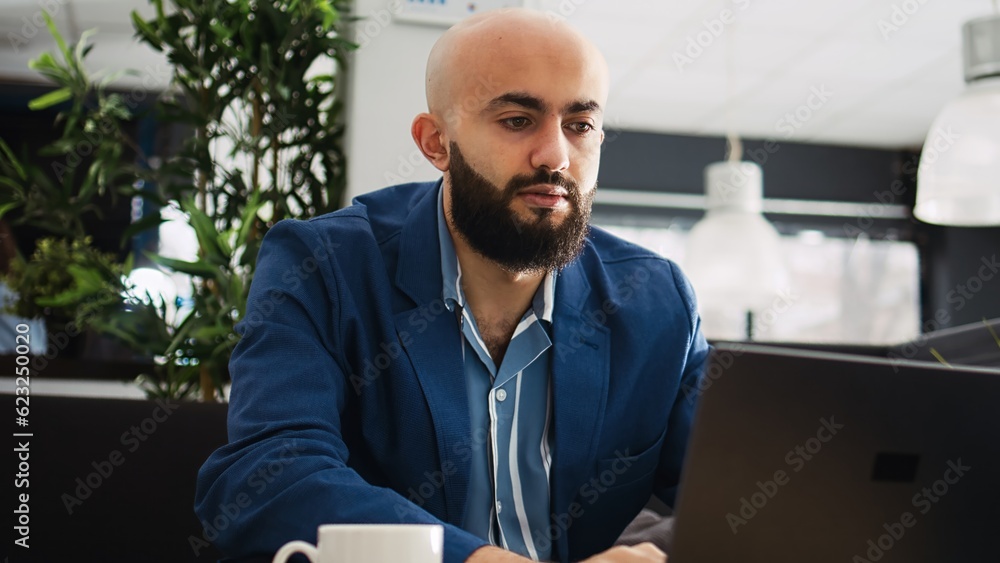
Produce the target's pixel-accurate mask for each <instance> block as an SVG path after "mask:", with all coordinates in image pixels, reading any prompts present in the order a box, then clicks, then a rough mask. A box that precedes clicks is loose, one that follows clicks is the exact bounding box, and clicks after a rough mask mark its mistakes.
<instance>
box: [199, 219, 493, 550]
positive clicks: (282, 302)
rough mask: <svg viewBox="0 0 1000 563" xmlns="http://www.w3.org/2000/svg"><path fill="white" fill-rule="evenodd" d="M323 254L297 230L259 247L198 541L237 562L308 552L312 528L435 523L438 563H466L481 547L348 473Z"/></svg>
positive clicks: (288, 227) (331, 281) (328, 266)
mask: <svg viewBox="0 0 1000 563" xmlns="http://www.w3.org/2000/svg"><path fill="white" fill-rule="evenodd" d="M347 220H353V219H347ZM329 246H331V245H330V243H328V242H325V241H324V240H323V239H322V237H320V236H319V235H318V234H317V231H316V229H315V228H314V227H313V226H312V225H311V224H310V223H309V222H304V221H282V222H279V223H277V224H276V225H274V226H273V227H272V228H271V230H270V231H269V232H268V233H267V235H266V236H265V238H264V241H263V243H262V245H261V249H260V252H259V254H258V258H257V268H256V273H255V276H254V280H253V283H252V286H251V289H250V294H249V297H248V302H247V313H246V316H245V317H244V319H242V320H241V321H240V323H239V324H238V325H237V332H239V333H240V335H241V339H240V341H239V343H238V344H237V346H236V348H235V349H234V351H233V355H232V358H231V361H230V374H231V377H232V390H231V394H230V404H229V418H228V431H229V443H228V444H227V445H225V446H223V447H222V448H220V449H219V450H217V451H216V452H215V453H213V454H212V455H211V456H210V457H209V459H208V460H207V461H206V462H205V464H204V465H203V466H202V468H201V470H200V471H199V473H198V480H197V490H196V495H195V512H196V513H197V515H198V517H199V519H200V520H201V522H202V526H203V527H204V535H205V538H206V539H208V540H209V541H212V542H213V543H215V544H216V546H217V547H218V548H219V549H220V550H221V551H222V552H223V553H225V554H226V555H227V556H229V557H232V558H236V559H241V558H248V557H254V556H256V557H259V556H261V555H271V554H273V553H274V552H275V551H276V550H277V549H278V548H279V547H280V546H281V545H283V544H284V543H286V542H288V541H291V540H295V539H303V540H307V541H310V542H315V541H316V533H317V528H318V526H319V525H321V524H328V523H432V524H441V525H443V526H444V530H445V556H444V561H445V562H446V563H459V562H462V561H465V559H466V558H468V556H469V555H470V554H471V553H472V552H473V551H475V550H476V549H478V548H479V547H481V546H483V545H485V544H486V542H485V541H483V540H482V539H480V538H478V537H476V536H474V535H472V534H470V533H468V532H466V531H464V530H462V529H460V528H458V527H456V526H453V525H450V524H446V523H444V522H442V521H441V520H439V519H437V518H435V517H434V516H432V515H431V514H429V513H428V512H426V511H425V510H423V509H422V508H420V507H418V506H416V505H415V504H413V503H412V502H410V501H409V500H407V499H406V498H404V497H403V496H401V495H400V494H398V493H396V492H395V491H393V490H391V489H388V488H384V487H376V486H373V485H371V484H369V483H367V482H366V481H365V480H364V479H362V478H361V476H360V475H359V474H358V473H357V472H355V471H354V470H353V469H351V468H350V467H348V466H347V459H348V456H349V454H350V452H348V450H347V447H346V446H345V444H344V441H343V439H342V434H341V413H342V412H343V411H344V408H345V404H346V402H347V397H348V394H349V393H352V392H353V391H352V388H351V387H350V384H349V381H348V380H347V378H346V377H345V370H344V365H345V363H344V359H343V358H344V356H343V354H342V341H341V339H340V338H339V337H338V334H337V332H338V329H337V326H338V322H337V319H338V316H339V315H340V314H341V312H342V307H341V305H342V303H341V302H340V301H341V298H340V297H339V295H338V291H337V287H336V281H335V280H336V279H337V275H335V268H336V267H337V266H336V258H335V255H334V249H333V248H329ZM333 246H335V245H333Z"/></svg>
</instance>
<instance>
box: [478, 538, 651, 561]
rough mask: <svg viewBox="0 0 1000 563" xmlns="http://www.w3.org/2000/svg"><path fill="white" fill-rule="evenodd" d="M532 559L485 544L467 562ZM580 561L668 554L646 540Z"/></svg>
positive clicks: (636, 558) (643, 559) (619, 559)
mask: <svg viewBox="0 0 1000 563" xmlns="http://www.w3.org/2000/svg"><path fill="white" fill-rule="evenodd" d="M525 561H531V559H526V558H524V557H521V556H520V555H517V554H516V553H512V552H510V551H507V550H505V549H500V548H499V547H493V546H485V547H481V548H479V549H477V550H476V551H473V552H472V555H470V556H469V558H468V559H466V560H465V563H524V562H525ZM580 563H667V554H665V553H663V552H662V551H660V548H658V547H656V546H655V545H653V544H651V543H649V542H646V543H640V544H639V545H632V546H627V545H619V546H616V547H612V548H611V549H609V550H607V551H605V552H603V553H598V554H597V555H595V556H593V557H591V558H589V559H586V560H584V561H581V562H580Z"/></svg>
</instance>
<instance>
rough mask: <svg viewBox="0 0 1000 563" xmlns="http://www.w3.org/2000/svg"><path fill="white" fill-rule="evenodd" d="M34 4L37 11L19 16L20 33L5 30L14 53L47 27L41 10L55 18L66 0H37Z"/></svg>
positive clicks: (18, 51) (18, 52)
mask: <svg viewBox="0 0 1000 563" xmlns="http://www.w3.org/2000/svg"><path fill="white" fill-rule="evenodd" d="M35 5H36V6H38V11H37V12H35V13H33V14H31V16H30V17H29V16H24V17H22V18H21V28H20V29H19V30H18V31H20V33H14V32H13V31H9V32H7V43H8V44H9V45H10V48H11V49H13V50H14V54H17V55H19V54H21V47H23V46H24V45H27V44H28V43H29V42H30V40H31V39H33V38H34V37H35V36H36V35H38V34H39V33H40V32H41V31H42V30H44V29H47V26H46V25H45V16H43V15H42V14H43V12H48V13H49V15H50V16H52V17H53V18H55V17H56V16H57V15H59V12H61V11H62V8H63V6H65V5H66V0H37V1H36V2H35ZM15 25H16V24H15Z"/></svg>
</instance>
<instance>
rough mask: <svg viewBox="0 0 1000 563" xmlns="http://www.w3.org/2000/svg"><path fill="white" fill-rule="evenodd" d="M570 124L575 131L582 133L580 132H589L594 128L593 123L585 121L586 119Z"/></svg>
mask: <svg viewBox="0 0 1000 563" xmlns="http://www.w3.org/2000/svg"><path fill="white" fill-rule="evenodd" d="M570 126H571V127H572V128H573V130H574V131H575V132H577V133H580V134H583V133H589V132H591V131H593V130H594V126H593V125H591V124H589V123H587V122H585V121H581V122H578V123H573V124H571V125H570Z"/></svg>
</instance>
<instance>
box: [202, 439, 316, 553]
mask: <svg viewBox="0 0 1000 563" xmlns="http://www.w3.org/2000/svg"><path fill="white" fill-rule="evenodd" d="M304 451H306V447H305V446H300V445H299V443H298V441H297V440H288V441H286V442H284V443H283V444H282V447H281V449H280V450H279V451H278V457H277V459H273V460H270V461H266V462H262V463H261V464H260V467H258V468H257V469H256V470H255V471H254V472H253V473H251V474H250V476H249V477H247V480H246V482H245V484H244V485H245V486H244V487H243V488H244V489H252V492H253V494H254V496H250V494H248V493H246V492H244V491H240V492H239V493H237V494H236V496H235V497H234V498H233V500H232V502H224V503H220V504H219V507H218V508H219V511H218V512H217V513H216V515H215V517H214V518H211V521H209V520H202V521H201V526H202V531H201V536H188V545H189V546H190V547H191V551H193V552H194V555H195V557H197V556H198V555H200V554H201V550H202V549H204V548H206V547H209V546H210V545H211V544H210V542H213V541H215V540H216V539H217V538H218V537H219V532H222V531H225V530H227V529H228V528H229V526H231V525H232V524H233V523H234V522H235V521H236V520H237V519H238V518H239V517H240V515H241V514H243V513H244V512H245V511H246V509H247V508H249V507H250V506H251V505H252V504H253V502H254V500H255V499H257V498H259V497H260V495H262V494H263V493H264V491H266V490H267V487H268V485H270V484H271V483H273V482H274V480H275V479H277V478H278V477H279V476H280V475H281V474H282V473H283V472H284V471H285V469H286V468H287V467H288V466H289V465H291V464H292V463H293V462H294V461H295V460H296V459H297V458H298V457H299V456H301V455H302V453H303V452H304Z"/></svg>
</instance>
